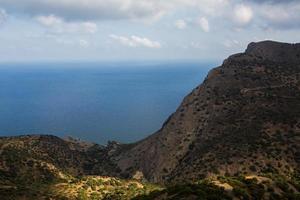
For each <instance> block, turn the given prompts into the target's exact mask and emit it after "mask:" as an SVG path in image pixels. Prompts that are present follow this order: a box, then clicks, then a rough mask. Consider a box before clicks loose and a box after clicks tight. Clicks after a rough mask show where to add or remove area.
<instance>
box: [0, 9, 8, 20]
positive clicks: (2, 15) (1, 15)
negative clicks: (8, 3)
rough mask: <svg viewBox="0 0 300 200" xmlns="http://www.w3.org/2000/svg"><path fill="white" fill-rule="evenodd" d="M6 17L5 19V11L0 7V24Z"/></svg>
mask: <svg viewBox="0 0 300 200" xmlns="http://www.w3.org/2000/svg"><path fill="white" fill-rule="evenodd" d="M6 19H7V13H6V11H5V10H3V9H1V8H0V24H2V23H4V22H5V21H6Z"/></svg>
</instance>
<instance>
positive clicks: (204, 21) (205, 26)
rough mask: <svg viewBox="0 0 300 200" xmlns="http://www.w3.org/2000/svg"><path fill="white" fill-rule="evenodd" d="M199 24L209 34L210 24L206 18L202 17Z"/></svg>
mask: <svg viewBox="0 0 300 200" xmlns="http://www.w3.org/2000/svg"><path fill="white" fill-rule="evenodd" d="M197 23H198V24H199V26H200V27H201V29H202V30H203V31H204V32H209V30H210V27H209V22H208V20H207V19H206V18H205V17H201V18H200V19H199V20H198V22H197Z"/></svg>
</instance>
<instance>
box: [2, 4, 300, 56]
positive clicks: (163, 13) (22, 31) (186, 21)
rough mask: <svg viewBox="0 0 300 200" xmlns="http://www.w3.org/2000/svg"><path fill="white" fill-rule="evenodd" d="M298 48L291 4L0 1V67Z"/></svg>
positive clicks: (299, 18) (296, 9) (298, 20)
mask: <svg viewBox="0 0 300 200" xmlns="http://www.w3.org/2000/svg"><path fill="white" fill-rule="evenodd" d="M261 40H277V41H283V42H290V43H296V42H299V41H300V1H299V0H282V1H281V0H0V62H18V61H76V60H82V61H101V60H177V59H182V60H202V61H215V60H223V59H224V58H226V57H228V56H229V55H230V54H233V53H238V52H242V51H244V49H245V48H246V46H247V44H248V43H250V42H253V41H254V42H256V41H261Z"/></svg>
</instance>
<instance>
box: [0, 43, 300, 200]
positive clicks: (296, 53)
mask: <svg viewBox="0 0 300 200" xmlns="http://www.w3.org/2000/svg"><path fill="white" fill-rule="evenodd" d="M299 149H300V44H285V43H277V42H272V41H265V42H259V43H251V44H249V46H248V48H247V50H246V51H245V52H244V53H241V54H236V55H233V56H230V57H229V58H228V59H226V60H225V61H224V63H223V64H222V65H221V66H220V67H217V68H215V69H213V70H211V72H210V73H209V74H208V76H207V78H206V79H205V81H204V82H203V83H202V84H201V85H199V86H198V87H197V88H195V89H194V90H193V91H192V92H191V93H190V94H189V95H188V96H186V97H185V98H184V100H183V102H182V103H181V105H180V106H179V107H178V109H177V110H176V112H175V113H173V114H172V115H171V116H170V117H169V119H168V120H167V121H166V122H165V123H164V125H163V127H162V128H161V129H160V130H159V131H157V132H156V133H154V134H153V135H151V136H149V137H147V138H145V139H144V140H142V141H139V142H136V143H134V144H126V145H125V144H119V143H117V142H110V143H109V144H108V145H107V146H100V145H97V144H89V143H85V142H82V141H78V140H74V139H71V138H69V139H60V138H58V137H55V136H49V135H32V136H18V137H0V199H53V198H54V199H131V198H135V199H186V198H187V197H188V199H197V198H198V197H201V198H202V199H231V198H239V199H262V198H263V199H299V190H300V178H299V177H300V176H299V169H300V150H299ZM100 176H101V177H100ZM106 176H111V177H119V178H125V179H136V180H142V181H143V182H137V181H133V180H126V181H124V180H120V179H117V178H109V177H106ZM199 180H200V181H199ZM144 181H150V182H153V183H159V184H165V185H169V184H171V186H170V187H167V188H164V187H162V186H154V185H151V184H150V185H148V184H146V183H145V182H144ZM186 182H187V183H186ZM173 184H180V185H179V186H178V185H175V186H173ZM182 184H183V185H182ZM218 196H219V197H218ZM204 197H205V198H204Z"/></svg>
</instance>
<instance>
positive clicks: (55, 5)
mask: <svg viewBox="0 0 300 200" xmlns="http://www.w3.org/2000/svg"><path fill="white" fill-rule="evenodd" d="M0 5H2V6H3V7H4V8H7V9H9V11H11V12H18V13H23V14H26V15H30V16H39V15H46V16H47V15H51V14H54V15H55V16H59V17H61V18H63V19H66V20H68V21H69V20H71V21H80V20H102V19H140V18H147V17H150V18H151V17H154V18H155V17H157V16H161V15H162V13H163V12H164V11H165V10H166V9H168V8H167V7H168V3H164V2H163V1H159V0H152V1H149V0H21V1H20V0H0Z"/></svg>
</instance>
